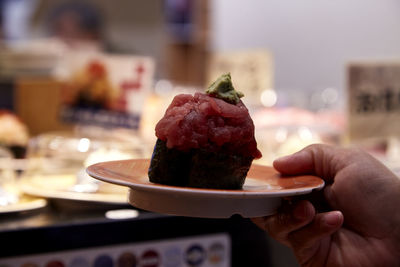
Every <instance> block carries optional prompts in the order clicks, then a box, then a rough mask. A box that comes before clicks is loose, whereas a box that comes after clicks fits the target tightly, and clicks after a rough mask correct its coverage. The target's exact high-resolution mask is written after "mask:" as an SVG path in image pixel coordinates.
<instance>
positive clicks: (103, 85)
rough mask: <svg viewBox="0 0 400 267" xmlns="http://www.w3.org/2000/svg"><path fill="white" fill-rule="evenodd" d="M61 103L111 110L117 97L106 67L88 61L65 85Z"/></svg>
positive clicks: (97, 62) (94, 61)
mask: <svg viewBox="0 0 400 267" xmlns="http://www.w3.org/2000/svg"><path fill="white" fill-rule="evenodd" d="M66 87H67V88H66V89H65V90H64V95H63V102H64V103H65V104H68V105H71V106H72V107H78V108H92V109H111V108H112V106H111V105H112V103H113V101H114V100H115V99H116V97H117V89H116V88H113V86H112V84H111V82H110V80H109V77H108V71H107V68H106V66H105V65H104V64H103V63H102V62H100V61H97V60H93V61H90V62H89V63H88V64H87V65H86V66H85V67H84V68H83V70H79V71H78V72H77V73H75V75H74V76H73V77H72V78H71V79H70V80H69V81H68V82H67V83H66Z"/></svg>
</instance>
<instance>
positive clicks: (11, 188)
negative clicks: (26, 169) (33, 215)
mask: <svg viewBox="0 0 400 267" xmlns="http://www.w3.org/2000/svg"><path fill="white" fill-rule="evenodd" d="M12 160H13V156H12V154H11V152H10V151H9V150H7V149H5V148H1V147H0V206H8V205H12V204H15V203H17V202H18V200H19V196H18V191H17V188H16V187H15V172H14V169H13V168H12Z"/></svg>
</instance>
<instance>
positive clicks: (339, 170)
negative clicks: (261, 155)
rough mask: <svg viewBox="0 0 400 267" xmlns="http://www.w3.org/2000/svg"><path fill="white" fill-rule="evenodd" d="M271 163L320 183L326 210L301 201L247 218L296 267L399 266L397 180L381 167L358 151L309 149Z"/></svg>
mask: <svg viewBox="0 0 400 267" xmlns="http://www.w3.org/2000/svg"><path fill="white" fill-rule="evenodd" d="M273 165H274V167H275V169H276V170H278V171H279V172H280V173H282V174H283V175H298V174H313V175H316V176H319V177H321V178H323V179H324V180H325V187H324V189H323V191H322V192H321V195H322V196H323V198H322V199H323V201H325V202H326V203H325V205H326V204H327V206H328V207H330V208H329V210H328V211H324V212H318V211H317V210H316V208H315V206H314V205H313V204H311V202H310V201H309V200H304V199H303V200H300V201H298V202H296V203H295V204H290V205H289V204H288V205H286V206H284V207H282V209H281V210H279V211H278V213H277V214H275V215H271V216H267V217H262V218H253V219H252V220H253V222H254V223H255V224H257V225H258V226H259V227H260V228H262V229H264V230H265V231H267V233H268V234H269V235H270V236H271V237H272V238H274V239H276V240H277V241H279V242H281V243H283V244H285V245H287V246H289V247H290V248H291V249H292V250H293V252H294V254H295V256H296V258H297V260H298V262H299V263H300V265H301V266H352V267H353V266H363V267H366V266H400V179H399V178H398V177H397V176H396V175H395V174H394V173H392V172H391V171H390V170H389V169H387V168H386V167H385V166H384V165H383V164H381V163H380V162H379V161H377V160H376V159H375V158H373V157H372V156H370V155H369V154H367V153H365V152H363V151H361V150H358V149H345V148H339V147H332V146H328V145H311V146H308V147H306V148H305V149H303V150H301V151H299V152H297V153H295V154H293V155H290V156H286V157H283V158H280V159H277V160H275V161H274V163H273ZM282 179H284V178H282Z"/></svg>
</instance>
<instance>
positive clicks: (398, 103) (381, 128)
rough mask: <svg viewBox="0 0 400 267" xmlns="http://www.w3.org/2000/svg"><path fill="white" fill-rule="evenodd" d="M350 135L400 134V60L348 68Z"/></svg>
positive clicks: (356, 137) (363, 136) (357, 136)
mask: <svg viewBox="0 0 400 267" xmlns="http://www.w3.org/2000/svg"><path fill="white" fill-rule="evenodd" d="M348 105H349V106H348V112H349V116H348V117H349V137H350V138H351V139H352V140H356V139H365V138H374V137H378V138H380V137H383V138H384V137H388V136H400V62H397V63H368V64H367V63H360V64H351V65H350V66H349V68H348Z"/></svg>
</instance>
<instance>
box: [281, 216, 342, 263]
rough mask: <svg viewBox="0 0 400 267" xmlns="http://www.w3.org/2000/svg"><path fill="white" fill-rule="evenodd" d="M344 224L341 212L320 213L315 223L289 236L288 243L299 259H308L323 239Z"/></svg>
mask: <svg viewBox="0 0 400 267" xmlns="http://www.w3.org/2000/svg"><path fill="white" fill-rule="evenodd" d="M342 224H343V214H342V213H341V212H340V211H331V212H327V213H319V214H317V215H316V216H315V218H314V220H313V222H312V223H311V224H309V225H307V226H305V227H303V228H301V229H299V230H298V231H294V232H291V233H290V234H289V235H288V241H289V243H290V245H291V247H292V249H293V250H294V252H295V254H296V256H297V257H298V258H299V259H303V260H304V259H308V258H310V257H312V256H313V255H314V254H315V253H316V252H317V250H318V248H319V245H320V242H321V240H322V239H323V238H326V237H327V236H329V235H331V234H333V233H334V232H336V231H337V230H338V229H339V228H340V227H341V226H342Z"/></svg>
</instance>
